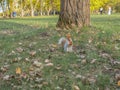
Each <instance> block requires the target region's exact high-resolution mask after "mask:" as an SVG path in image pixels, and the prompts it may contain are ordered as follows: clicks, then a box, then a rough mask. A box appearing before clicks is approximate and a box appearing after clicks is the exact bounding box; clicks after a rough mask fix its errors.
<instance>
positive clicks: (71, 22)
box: [57, 0, 90, 28]
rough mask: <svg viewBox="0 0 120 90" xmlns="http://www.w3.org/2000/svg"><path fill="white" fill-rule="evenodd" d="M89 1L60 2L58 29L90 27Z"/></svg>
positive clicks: (69, 0)
mask: <svg viewBox="0 0 120 90" xmlns="http://www.w3.org/2000/svg"><path fill="white" fill-rule="evenodd" d="M89 3H90V0H61V6H60V15H59V20H58V23H57V27H59V28H72V27H79V28H81V27H83V26H89V25H90V4H89Z"/></svg>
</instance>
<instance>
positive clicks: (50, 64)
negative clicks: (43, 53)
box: [45, 63, 54, 66]
mask: <svg viewBox="0 0 120 90" xmlns="http://www.w3.org/2000/svg"><path fill="white" fill-rule="evenodd" d="M53 65H54V64H53V63H47V64H45V66H53Z"/></svg>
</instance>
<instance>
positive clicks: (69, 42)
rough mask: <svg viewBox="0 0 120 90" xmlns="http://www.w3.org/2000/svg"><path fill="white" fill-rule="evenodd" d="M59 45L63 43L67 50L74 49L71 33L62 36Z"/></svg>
mask: <svg viewBox="0 0 120 90" xmlns="http://www.w3.org/2000/svg"><path fill="white" fill-rule="evenodd" d="M58 44H59V45H62V47H63V49H64V51H65V52H72V51H73V41H72V38H71V35H70V33H68V34H66V37H61V38H60V39H59V41H58Z"/></svg>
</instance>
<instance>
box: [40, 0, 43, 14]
mask: <svg viewBox="0 0 120 90" xmlns="http://www.w3.org/2000/svg"><path fill="white" fill-rule="evenodd" d="M42 13H43V0H40V15H41V16H42V15H43V14H42Z"/></svg>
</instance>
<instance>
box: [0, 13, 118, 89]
mask: <svg viewBox="0 0 120 90" xmlns="http://www.w3.org/2000/svg"><path fill="white" fill-rule="evenodd" d="M57 20H58V16H49V17H47V16H43V17H34V18H31V17H27V18H14V19H0V68H1V69H0V90H76V89H75V86H77V87H79V88H80V90H97V89H99V90H105V89H107V88H109V89H110V90H119V89H120V87H118V86H117V82H118V80H117V79H116V78H115V75H116V73H117V71H119V69H120V65H119V64H118V63H114V62H120V55H119V54H120V15H119V14H118V15H111V16H108V15H92V16H91V26H90V27H84V28H82V29H80V30H79V29H73V30H69V31H68V30H62V31H59V30H56V28H55V26H56V23H57ZM77 30H78V31H79V33H77ZM68 32H70V33H71V34H72V39H73V42H74V46H75V47H76V50H75V51H74V52H72V53H65V52H63V51H62V50H61V48H60V47H54V46H52V45H57V43H58V40H59V38H60V37H61V36H65V34H66V33H68ZM21 49H22V50H21ZM20 50H21V51H20ZM32 51H35V52H36V54H35V55H33V56H32V55H31V54H30V53H31V52H32ZM46 59H48V60H50V62H51V63H53V66H45V65H46V62H45V60H46ZM111 59H112V60H113V61H112V62H111ZM34 61H38V62H39V63H42V66H43V68H41V67H42V66H39V67H36V66H35V65H34ZM6 65H7V66H6ZM17 67H20V68H21V70H22V74H23V73H24V75H26V78H24V77H23V76H21V75H17V74H16V73H15V70H16V68H17ZM106 67H107V68H108V69H106ZM30 68H32V69H33V70H30ZM6 75H9V76H10V77H9V78H8V79H9V80H4V78H5V76H6ZM36 79H37V80H38V79H39V81H36Z"/></svg>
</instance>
